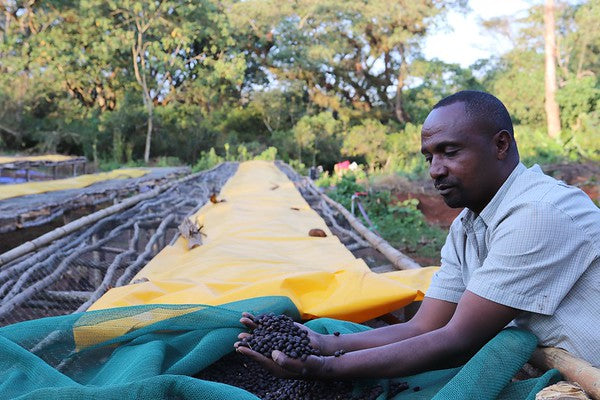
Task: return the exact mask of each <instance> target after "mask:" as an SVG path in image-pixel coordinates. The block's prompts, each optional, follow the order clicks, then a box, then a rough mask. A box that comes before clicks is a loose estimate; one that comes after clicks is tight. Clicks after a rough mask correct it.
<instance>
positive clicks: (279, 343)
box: [240, 313, 320, 361]
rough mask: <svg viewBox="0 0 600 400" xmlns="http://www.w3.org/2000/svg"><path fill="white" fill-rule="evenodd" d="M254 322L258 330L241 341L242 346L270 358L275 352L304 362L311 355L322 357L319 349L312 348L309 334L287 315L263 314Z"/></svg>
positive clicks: (255, 318)
mask: <svg viewBox="0 0 600 400" xmlns="http://www.w3.org/2000/svg"><path fill="white" fill-rule="evenodd" d="M253 321H254V323H255V324H256V328H255V329H254V330H253V331H252V335H251V336H249V337H246V338H243V339H242V340H241V341H240V346H246V347H249V348H250V349H252V350H254V351H256V352H258V353H260V354H262V355H264V356H265V357H269V358H271V352H272V351H273V350H279V351H281V352H283V353H284V354H285V355H287V356H288V357H291V358H299V359H301V360H302V361H305V360H306V358H307V357H308V356H310V355H317V356H318V355H320V352H319V350H318V349H315V348H313V347H311V345H310V339H309V338H308V332H307V331H306V330H304V329H302V328H300V327H299V326H298V325H296V324H295V323H294V320H293V319H291V318H290V317H288V316H287V315H275V314H273V313H269V314H263V315H259V316H257V317H254V320H253Z"/></svg>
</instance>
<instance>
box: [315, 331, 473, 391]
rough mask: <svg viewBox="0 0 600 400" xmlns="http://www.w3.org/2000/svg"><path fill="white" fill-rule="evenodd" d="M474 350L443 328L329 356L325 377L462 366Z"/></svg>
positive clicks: (387, 374) (388, 375) (375, 375)
mask: <svg viewBox="0 0 600 400" xmlns="http://www.w3.org/2000/svg"><path fill="white" fill-rule="evenodd" d="M365 333H366V332H365ZM348 336H350V335H348ZM474 350H476V349H472V348H468V347H465V344H464V342H463V341H461V340H456V339H455V338H453V337H452V336H451V335H449V334H448V331H447V330H445V329H444V328H442V329H438V330H435V331H432V332H428V333H425V334H422V335H419V336H414V337H409V338H407V339H405V340H401V341H396V342H393V343H391V344H386V345H382V346H379V347H374V348H367V349H364V350H357V351H352V352H350V353H347V354H344V355H342V356H341V357H328V358H327V360H326V362H325V364H324V367H323V370H322V376H321V378H327V379H352V378H392V377H399V376H407V375H412V374H415V373H418V372H422V371H427V370H432V369H440V368H449V367H452V366H457V365H460V364H461V363H463V362H464V361H466V359H468V357H469V356H471V355H472V354H473V353H474Z"/></svg>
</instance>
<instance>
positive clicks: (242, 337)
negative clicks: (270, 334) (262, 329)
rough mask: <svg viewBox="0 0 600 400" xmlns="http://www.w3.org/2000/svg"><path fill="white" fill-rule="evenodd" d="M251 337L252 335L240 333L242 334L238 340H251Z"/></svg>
mask: <svg viewBox="0 0 600 400" xmlns="http://www.w3.org/2000/svg"><path fill="white" fill-rule="evenodd" d="M251 336H252V335H251V334H249V333H248V332H242V333H240V334H239V335H238V339H240V340H242V339H244V338H249V337H251Z"/></svg>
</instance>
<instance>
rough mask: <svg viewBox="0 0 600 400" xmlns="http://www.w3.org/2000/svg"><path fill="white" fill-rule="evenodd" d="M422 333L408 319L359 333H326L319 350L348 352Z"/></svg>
mask: <svg viewBox="0 0 600 400" xmlns="http://www.w3.org/2000/svg"><path fill="white" fill-rule="evenodd" d="M422 333H424V332H423V330H422V329H421V328H419V327H418V326H417V325H416V324H414V323H411V322H410V321H409V322H405V323H401V324H396V325H390V326H385V327H382V328H377V329H373V330H369V331H365V332H360V333H351V334H345V335H339V336H335V335H327V336H324V337H323V343H322V344H321V351H322V353H323V354H333V353H334V352H336V351H338V350H344V351H346V352H349V351H357V350H363V349H369V348H372V347H380V346H385V345H387V344H390V343H395V342H399V341H401V340H404V339H408V338H411V337H414V336H418V335H421V334H422Z"/></svg>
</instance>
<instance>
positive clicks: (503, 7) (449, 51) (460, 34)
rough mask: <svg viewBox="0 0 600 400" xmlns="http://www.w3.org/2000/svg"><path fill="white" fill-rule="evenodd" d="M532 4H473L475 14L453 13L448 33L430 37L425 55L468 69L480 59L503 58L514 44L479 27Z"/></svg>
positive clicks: (511, 0) (518, 0) (504, 0)
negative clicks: (487, 21) (511, 44)
mask: <svg viewBox="0 0 600 400" xmlns="http://www.w3.org/2000/svg"><path fill="white" fill-rule="evenodd" d="M532 3H535V2H534V1H532V0H528V1H527V0H501V1H494V0H470V1H469V7H470V8H471V12H469V13H467V14H466V15H463V14H461V13H458V12H455V11H451V12H450V13H449V14H448V18H447V24H448V25H449V26H450V31H448V29H447V28H446V29H445V30H442V31H438V32H433V33H431V34H429V35H428V36H427V38H426V40H425V45H424V47H423V53H424V55H425V57H426V58H427V59H432V58H439V59H440V60H442V61H445V62H447V63H457V64H460V65H461V66H462V67H468V66H470V65H471V64H473V62H475V61H477V60H478V59H480V58H489V57H490V56H491V55H493V54H502V53H504V52H506V51H508V50H509V49H510V42H509V41H508V40H507V39H503V38H501V37H500V36H499V35H492V34H491V33H488V32H486V31H485V30H484V28H482V27H481V26H480V25H479V21H480V20H481V19H488V18H492V17H498V16H503V15H515V14H517V15H518V14H519V13H522V12H523V11H524V10H526V9H528V8H529V7H530V6H531V4H532Z"/></svg>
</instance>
